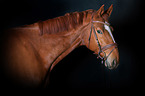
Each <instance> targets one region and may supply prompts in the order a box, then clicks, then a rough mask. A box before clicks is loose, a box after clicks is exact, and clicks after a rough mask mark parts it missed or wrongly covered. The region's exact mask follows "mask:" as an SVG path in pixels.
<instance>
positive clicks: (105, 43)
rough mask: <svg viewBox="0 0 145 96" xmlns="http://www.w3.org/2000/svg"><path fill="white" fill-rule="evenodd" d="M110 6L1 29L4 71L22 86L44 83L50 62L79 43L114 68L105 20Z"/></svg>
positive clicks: (114, 55) (113, 45)
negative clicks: (105, 8) (4, 29)
mask: <svg viewBox="0 0 145 96" xmlns="http://www.w3.org/2000/svg"><path fill="white" fill-rule="evenodd" d="M112 9H113V5H111V6H110V7H109V8H108V9H107V10H106V11H104V5H102V6H101V7H100V9H99V10H97V11H96V10H92V9H90V10H86V11H82V12H73V13H67V14H65V15H64V16H60V17H57V18H53V19H49V20H46V21H40V22H37V23H34V24H31V25H25V26H20V27H16V28H12V29H9V30H7V31H5V32H4V35H3V37H2V41H3V42H4V43H2V50H1V51H2V52H1V53H2V54H1V55H2V56H1V57H2V58H1V59H2V60H1V62H2V63H3V64H4V65H3V70H4V72H5V74H7V76H9V78H10V79H12V80H13V81H15V82H17V83H18V84H20V85H22V86H25V87H30V88H37V87H40V86H41V85H42V84H44V85H47V84H48V81H49V74H50V72H51V70H52V69H53V68H54V66H55V65H56V64H57V63H58V62H59V61H61V60H62V59H63V58H64V57H65V56H66V55H68V54H69V53H70V52H71V51H72V50H74V49H75V48H77V47H79V46H86V47H87V48H88V49H90V50H91V51H94V53H95V54H96V55H98V57H99V58H101V59H102V63H103V64H104V65H105V66H106V67H108V68H109V69H114V68H116V67H117V66H118V63H119V53H118V49H117V44H116V42H115V40H114V38H113V35H112V27H111V26H110V24H109V23H108V18H109V17H110V14H111V12H112ZM2 41H1V42H2ZM44 82H45V83H44Z"/></svg>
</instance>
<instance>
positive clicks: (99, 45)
mask: <svg viewBox="0 0 145 96" xmlns="http://www.w3.org/2000/svg"><path fill="white" fill-rule="evenodd" d="M94 22H95V23H101V24H105V25H107V26H110V24H109V23H107V22H102V21H93V20H92V22H91V30H90V36H89V39H88V40H89V43H88V48H89V45H90V39H91V35H92V31H93V33H94V36H95V38H96V41H97V44H98V47H99V52H98V57H97V58H101V60H102V64H104V61H106V60H107V58H108V57H109V56H110V54H111V53H112V52H113V50H114V49H115V48H116V47H117V43H116V42H114V43H112V44H108V45H106V46H104V47H101V44H100V42H99V40H98V37H97V34H96V31H95V27H94V25H93V23H94ZM112 46H114V48H113V49H112V50H111V51H110V53H109V54H108V55H107V56H106V53H105V52H104V51H105V50H107V49H109V48H110V47H112ZM101 53H103V54H104V56H103V57H102V56H101V55H100V54H101ZM94 54H96V51H95V53H94Z"/></svg>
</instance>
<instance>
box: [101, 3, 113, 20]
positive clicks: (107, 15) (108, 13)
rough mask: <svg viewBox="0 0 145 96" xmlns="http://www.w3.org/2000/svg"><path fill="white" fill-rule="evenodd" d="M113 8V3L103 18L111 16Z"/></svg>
mask: <svg viewBox="0 0 145 96" xmlns="http://www.w3.org/2000/svg"><path fill="white" fill-rule="evenodd" d="M112 10H113V4H112V5H111V6H110V7H109V8H108V9H107V10H106V11H105V12H104V13H103V18H104V19H107V20H108V18H109V17H110V15H111V13H112Z"/></svg>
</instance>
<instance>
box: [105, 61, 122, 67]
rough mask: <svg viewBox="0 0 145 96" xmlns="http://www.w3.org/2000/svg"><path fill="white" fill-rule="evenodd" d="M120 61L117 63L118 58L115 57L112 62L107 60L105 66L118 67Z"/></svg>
mask: <svg viewBox="0 0 145 96" xmlns="http://www.w3.org/2000/svg"><path fill="white" fill-rule="evenodd" d="M118 65H119V64H118V63H117V60H116V59H114V60H113V61H112V62H109V61H108V60H105V66H106V67H107V68H108V69H116V68H117V67H118Z"/></svg>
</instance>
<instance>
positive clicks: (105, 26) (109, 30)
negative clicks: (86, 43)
mask: <svg viewBox="0 0 145 96" xmlns="http://www.w3.org/2000/svg"><path fill="white" fill-rule="evenodd" d="M105 23H107V24H108V22H106V21H105ZM104 28H105V29H106V30H107V31H108V32H109V34H110V36H111V38H112V40H113V42H114V43H115V40H114V37H113V35H112V32H111V29H110V27H109V26H108V25H106V24H104Z"/></svg>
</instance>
